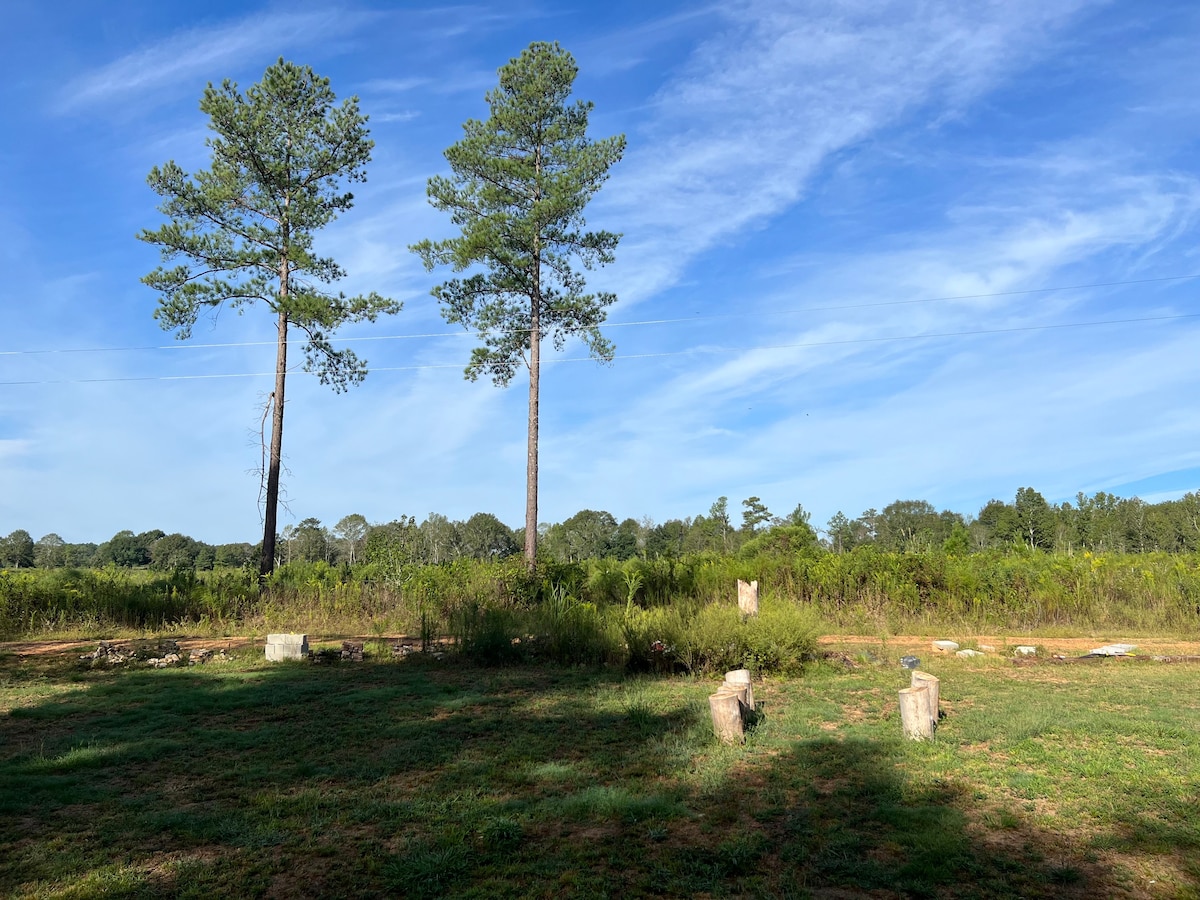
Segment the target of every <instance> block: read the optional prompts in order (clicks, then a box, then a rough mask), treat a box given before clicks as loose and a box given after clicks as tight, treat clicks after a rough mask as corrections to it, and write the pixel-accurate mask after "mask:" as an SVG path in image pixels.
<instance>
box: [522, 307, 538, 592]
mask: <svg viewBox="0 0 1200 900" xmlns="http://www.w3.org/2000/svg"><path fill="white" fill-rule="evenodd" d="M531 318H532V322H531V325H532V327H531V328H530V330H529V441H528V448H527V453H528V458H527V459H526V463H525V564H526V566H528V567H529V569H530V570H531V571H532V570H533V568H534V566H535V565H536V563H537V537H538V534H537V527H538V520H537V517H538V378H539V376H540V374H541V349H542V348H541V344H542V335H541V330H540V328H539V325H540V322H539V317H538V304H537V302H536V300H535V301H534V303H533V315H532V317H531Z"/></svg>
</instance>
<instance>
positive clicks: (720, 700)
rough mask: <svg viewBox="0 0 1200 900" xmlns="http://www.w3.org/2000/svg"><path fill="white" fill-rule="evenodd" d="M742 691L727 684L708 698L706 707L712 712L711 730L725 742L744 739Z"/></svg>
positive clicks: (729, 742) (734, 742) (738, 742)
mask: <svg viewBox="0 0 1200 900" xmlns="http://www.w3.org/2000/svg"><path fill="white" fill-rule="evenodd" d="M742 696H743V692H742V691H740V690H738V689H737V688H734V687H730V686H728V685H722V686H721V688H720V689H719V690H718V691H717V692H716V693H715V694H713V695H712V696H711V697H709V698H708V709H709V712H711V713H712V723H713V731H715V732H716V734H717V737H718V738H720V739H721V740H722V741H723V742H725V743H726V744H740V743H742V742H743V741H744V740H745V739H746V732H745V727H744V726H743V725H742V704H743V700H742Z"/></svg>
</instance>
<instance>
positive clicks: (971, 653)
mask: <svg viewBox="0 0 1200 900" xmlns="http://www.w3.org/2000/svg"><path fill="white" fill-rule="evenodd" d="M954 655H955V656H957V657H959V658H960V659H971V658H973V657H976V656H983V654H982V653H980V652H979V651H978V650H971V649H967V650H959V651H957V652H956V653H955V654H954Z"/></svg>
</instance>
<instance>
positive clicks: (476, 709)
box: [0, 644, 1200, 898]
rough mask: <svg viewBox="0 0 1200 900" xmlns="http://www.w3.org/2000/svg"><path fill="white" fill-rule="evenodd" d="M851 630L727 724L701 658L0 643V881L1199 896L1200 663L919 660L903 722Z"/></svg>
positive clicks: (268, 890) (96, 888)
mask: <svg viewBox="0 0 1200 900" xmlns="http://www.w3.org/2000/svg"><path fill="white" fill-rule="evenodd" d="M367 649H368V651H371V650H372V649H374V648H373V645H371V644H368V648H367ZM865 649H868V648H867V647H866V646H865V645H863V644H857V645H855V646H854V648H853V649H852V650H851V651H850V653H849V654H848V655H849V657H850V658H851V659H854V658H857V659H858V662H859V665H858V667H857V668H850V667H849V666H847V665H843V664H842V663H839V662H827V663H822V664H820V665H816V666H811V667H810V668H809V669H808V670H807V671H806V672H805V673H804V674H803V675H802V676H800V677H794V678H787V679H783V678H768V679H766V680H764V681H762V682H759V683H756V685H755V694H756V697H757V699H758V700H759V701H760V702H761V703H762V715H761V718H760V721H759V722H758V724H757V725H756V727H754V729H753V730H752V731H751V733H750V735H749V738H748V741H747V743H746V744H745V745H744V746H741V747H733V748H730V747H723V746H721V745H719V744H717V743H716V742H715V741H714V740H713V738H712V737H711V734H710V729H709V724H708V720H707V701H706V697H707V695H708V694H709V693H711V691H712V690H713V689H714V687H715V684H716V679H700V678H689V677H683V676H673V677H658V678H652V677H644V676H643V677H636V678H635V677H630V676H623V675H621V674H619V673H616V672H613V671H601V670H595V669H581V668H570V669H564V668H552V667H537V668H533V667H509V668H493V669H487V668H480V667H475V666H471V665H468V664H466V663H465V662H462V661H460V660H458V659H456V658H455V657H454V656H453V655H450V656H447V657H446V658H444V659H442V660H434V659H432V658H426V657H424V656H421V655H419V654H417V655H414V656H413V657H409V658H407V659H404V660H393V659H391V658H390V657H388V658H385V657H384V656H383V655H382V654H381V655H377V656H374V657H372V656H370V655H369V656H368V659H367V660H366V661H365V662H361V663H348V662H347V663H341V664H336V665H312V664H307V663H282V664H267V663H266V662H265V661H264V660H263V659H262V657H261V653H262V651H261V648H260V649H258V650H257V651H256V652H255V651H252V650H249V649H247V650H245V651H242V652H240V653H238V654H237V658H235V659H233V660H231V661H213V662H210V663H208V664H207V665H203V666H193V667H191V668H174V669H162V670H157V669H147V668H102V669H101V668H95V669H94V668H91V667H90V666H89V665H87V664H86V663H82V662H80V660H79V659H78V653H79V652H80V651H78V650H76V651H74V652H73V653H59V654H51V655H42V656H32V655H30V656H18V655H17V654H16V653H15V652H11V651H7V652H5V651H0V847H2V848H3V852H0V895H3V896H14V897H142V896H146V897H151V896H172V897H213V896H225V897H252V896H268V897H269V896H279V897H282V896H289V897H290V896H330V895H337V894H345V895H351V896H406V897H479V898H490V897H572V896H577V897H603V896H621V897H640V896H669V897H696V896H711V897H726V896H732V897H810V896H811V897H831V898H832V897H850V896H863V895H866V896H871V897H877V898H886V897H909V896H935V897H997V898H1000V897H1016V896H1023V897H1089V898H1093V897H1200V817H1197V815H1196V810H1197V808H1198V805H1200V793H1198V792H1200V691H1198V690H1197V689H1196V683H1197V677H1198V676H1200V668H1198V667H1196V666H1195V665H1188V664H1159V663H1153V662H1134V661H1116V660H1111V661H1105V662H1103V663H1100V664H1096V665H1090V666H1082V665H1076V666H1068V665H1050V664H1044V665H1039V666H1032V667H1027V668H1024V667H1023V668H1016V667H1013V666H1012V665H1011V663H1008V662H1005V661H1003V660H1000V659H998V658H989V659H983V660H970V661H968V660H958V659H953V658H937V659H927V660H926V668H927V669H928V670H929V671H932V672H933V673H934V674H936V675H938V676H939V677H940V678H941V679H942V688H941V694H942V709H943V711H944V712H945V714H946V715H945V718H944V719H943V721H942V724H941V727H940V729H939V732H938V735H937V738H936V740H934V741H933V742H930V743H924V744H922V743H912V742H905V741H902V740H901V737H900V723H899V714H898V711H897V694H896V691H897V690H898V689H899V688H900V687H903V686H905V683H906V678H905V673H903V672H902V670H901V669H900V668H899V665H898V663H897V657H898V653H896V652H895V651H894V649H893V650H889V649H888V648H887V647H883V646H875V647H874V648H870V649H873V651H874V652H873V653H872V654H870V656H868V654H866V653H865V652H864V650H865ZM870 657H874V658H870Z"/></svg>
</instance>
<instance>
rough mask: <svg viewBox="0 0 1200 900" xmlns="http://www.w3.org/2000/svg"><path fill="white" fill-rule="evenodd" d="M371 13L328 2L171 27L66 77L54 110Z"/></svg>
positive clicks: (307, 36)
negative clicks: (165, 34) (115, 56)
mask: <svg viewBox="0 0 1200 900" xmlns="http://www.w3.org/2000/svg"><path fill="white" fill-rule="evenodd" d="M374 18H376V16H375V15H374V14H372V13H369V12H363V11H356V10H348V9H339V8H337V7H329V8H325V9H321V10H312V11H301V12H270V13H263V14H257V15H252V16H248V17H246V18H243V19H240V20H238V21H234V22H227V23H224V24H221V25H215V26H206V27H199V28H191V29H188V30H186V31H182V32H177V33H175V34H173V35H171V36H170V37H167V38H165V39H163V40H161V41H158V42H156V43H154V44H151V45H149V46H146V47H143V48H141V49H140V50H137V51H134V52H133V53H129V54H127V55H125V56H122V57H121V58H120V59H117V60H114V61H113V62H111V63H108V64H107V65H104V66H101V67H100V68H98V69H95V70H92V71H90V72H85V73H83V74H82V75H79V76H78V77H76V78H74V79H72V80H71V81H69V82H67V84H66V85H65V86H64V87H63V88H62V90H61V91H60V92H59V95H58V102H57V104H56V111H57V112H59V113H70V112H77V111H79V110H83V109H89V108H94V107H97V106H105V105H107V104H111V103H119V102H122V101H124V100H125V99H127V98H128V97H129V96H131V95H136V96H137V97H138V99H139V100H144V99H145V98H146V96H147V95H148V94H151V93H153V92H154V91H157V90H159V89H162V88H164V87H169V86H171V85H174V84H178V83H181V82H188V83H190V82H193V81H195V79H196V78H210V77H212V73H213V72H214V71H216V70H221V69H228V67H229V66H230V65H231V64H234V63H236V62H237V61H240V60H243V59H246V58H250V57H258V56H261V55H262V53H263V48H264V47H271V48H276V50H277V51H281V52H282V51H287V50H292V49H295V48H297V47H303V46H309V45H312V44H315V43H319V42H325V41H329V40H330V39H333V38H337V37H341V36H344V35H347V34H349V33H351V32H353V31H355V30H357V29H359V28H361V27H362V26H363V25H365V24H366V23H367V22H369V21H371V20H372V19H374Z"/></svg>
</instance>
